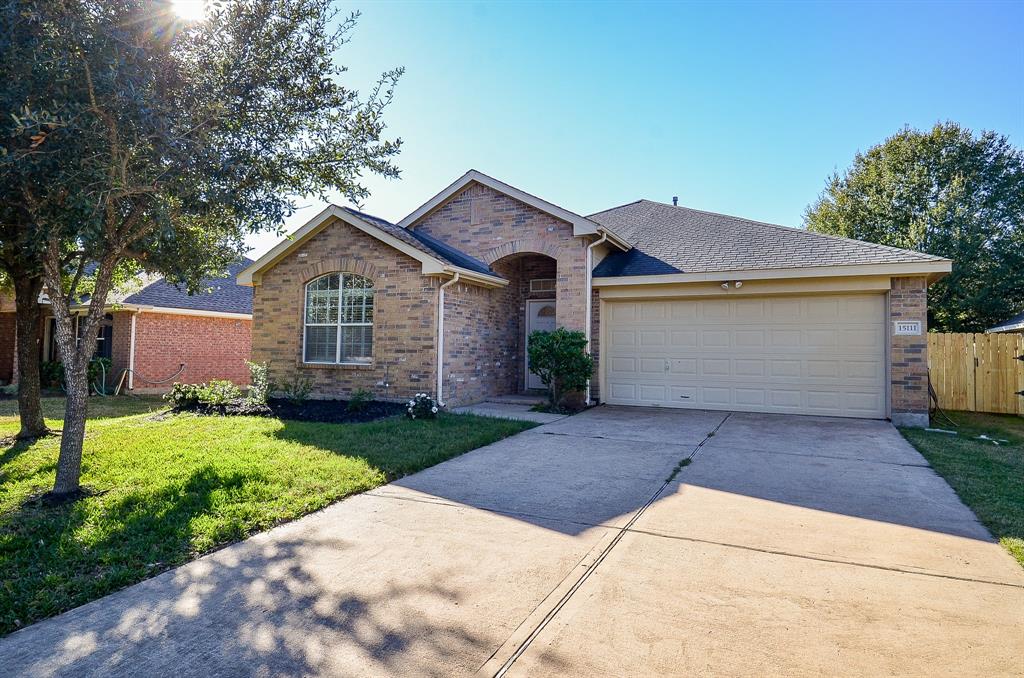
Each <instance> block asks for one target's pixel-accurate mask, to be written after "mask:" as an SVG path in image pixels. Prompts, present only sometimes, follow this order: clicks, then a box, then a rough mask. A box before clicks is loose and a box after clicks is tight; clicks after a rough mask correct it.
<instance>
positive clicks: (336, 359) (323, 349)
mask: <svg viewBox="0 0 1024 678" xmlns="http://www.w3.org/2000/svg"><path fill="white" fill-rule="evenodd" d="M304 332H305V345H304V347H303V360H304V361H305V362H307V363H339V364H341V363H364V364H365V363H368V362H370V361H371V360H372V359H373V281H372V280H370V279H369V278H364V277H362V276H360V275H353V274H352V273H329V274H327V275H323V276H320V277H319V278H316V279H315V280H312V281H310V282H309V283H308V284H307V285H306V315H305V329H304Z"/></svg>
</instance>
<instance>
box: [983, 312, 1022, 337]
mask: <svg viewBox="0 0 1024 678" xmlns="http://www.w3.org/2000/svg"><path fill="white" fill-rule="evenodd" d="M998 332H1015V333H1021V334H1024V313H1018V314H1017V315H1015V316H1013V317H1012V318H1010V319H1009V320H1004V321H1003V322H1001V323H999V324H998V325H996V326H994V327H990V328H988V329H987V330H985V334H989V333H998Z"/></svg>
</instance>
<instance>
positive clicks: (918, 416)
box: [889, 277, 929, 426]
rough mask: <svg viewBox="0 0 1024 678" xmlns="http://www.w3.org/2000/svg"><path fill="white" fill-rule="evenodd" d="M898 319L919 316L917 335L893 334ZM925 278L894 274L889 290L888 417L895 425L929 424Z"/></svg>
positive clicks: (917, 318) (926, 292)
mask: <svg viewBox="0 0 1024 678" xmlns="http://www.w3.org/2000/svg"><path fill="white" fill-rule="evenodd" d="M897 320H919V321H920V322H921V334H920V335H918V336H895V335H892V332H893V323H894V322H895V321H897ZM927 332H928V281H927V279H925V278H923V277H916V278H893V279H892V287H891V289H890V291H889V333H890V335H892V336H891V341H890V347H891V348H890V382H891V383H890V388H891V390H890V393H891V396H890V398H891V417H892V422H893V423H894V424H896V425H897V426H927V425H928V405H929V402H928V337H927Z"/></svg>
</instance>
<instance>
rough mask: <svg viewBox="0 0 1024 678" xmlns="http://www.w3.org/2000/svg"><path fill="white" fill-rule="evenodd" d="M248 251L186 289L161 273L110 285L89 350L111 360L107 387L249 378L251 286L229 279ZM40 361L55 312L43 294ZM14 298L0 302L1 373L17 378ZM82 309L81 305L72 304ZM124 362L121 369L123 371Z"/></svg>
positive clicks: (54, 357) (52, 349)
mask: <svg viewBox="0 0 1024 678" xmlns="http://www.w3.org/2000/svg"><path fill="white" fill-rule="evenodd" d="M250 264H252V260H251V259H243V260H242V261H240V262H239V263H237V264H235V265H233V266H231V267H230V269H229V272H228V276H227V277H225V278H214V279H209V280H205V281H203V283H202V287H203V288H205V289H208V291H206V292H201V293H199V294H195V295H189V294H188V293H187V292H185V290H184V289H179V288H177V287H175V286H174V285H171V284H170V283H168V282H167V281H165V280H163V279H162V278H160V279H156V280H152V279H140V281H139V282H138V284H137V285H135V286H134V287H136V289H137V291H131V292H120V293H118V292H111V294H110V295H109V301H108V309H107V313H106V315H105V317H104V319H103V321H102V322H101V325H100V327H99V329H98V330H97V334H96V356H98V357H104V358H109V359H110V361H111V364H112V368H111V372H110V375H109V377H108V380H107V384H108V387H109V388H110V389H111V390H113V388H114V387H115V386H117V384H118V382H119V381H121V378H122V375H124V381H123V384H122V390H131V391H134V392H136V393H160V392H163V391H167V390H169V389H170V387H171V384H172V383H173V382H175V381H180V382H188V383H196V382H203V381H209V380H210V379H230V380H231V381H233V382H235V383H236V384H241V385H244V384H248V383H249V370H248V368H247V367H246V364H245V361H247V360H248V359H249V355H250V350H251V341H252V289H250V288H249V287H243V286H241V285H239V284H238V283H237V282H236V276H237V275H238V274H239V273H240V272H241V271H242V270H243V269H244V268H246V267H247V266H249V265H250ZM40 304H41V305H42V306H43V309H44V311H43V315H44V319H43V327H42V338H43V341H42V345H41V346H40V355H39V358H40V360H42V361H59V360H60V355H59V352H58V350H57V344H56V341H55V338H54V331H53V328H54V322H55V321H54V319H53V317H52V315H50V313H49V312H48V308H49V304H48V302H47V300H46V298H45V296H44V297H42V298H41V299H40ZM13 310H14V300H13V299H7V300H6V303H4V302H0V381H3V382H8V381H12V380H14V379H16V376H17V375H16V368H17V364H16V363H17V361H16V360H15V357H14V338H15V331H14V313H13ZM77 310H78V311H79V313H81V314H84V313H85V311H86V309H85V307H84V306H83V307H81V308H79V309H77ZM126 370H127V374H125V371H126Z"/></svg>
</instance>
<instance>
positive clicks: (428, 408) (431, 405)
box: [405, 393, 439, 419]
mask: <svg viewBox="0 0 1024 678" xmlns="http://www.w3.org/2000/svg"><path fill="white" fill-rule="evenodd" d="M438 409H439V408H438V406H437V403H435V402H434V399H433V398H431V397H430V396H429V395H427V394H426V393H417V394H416V395H415V396H413V398H412V400H410V401H409V402H408V403H406V405H405V416H407V417H409V418H410V419H434V418H436V417H437V411H438Z"/></svg>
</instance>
